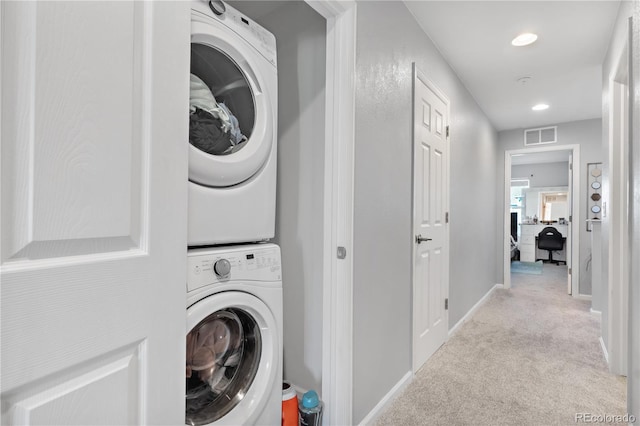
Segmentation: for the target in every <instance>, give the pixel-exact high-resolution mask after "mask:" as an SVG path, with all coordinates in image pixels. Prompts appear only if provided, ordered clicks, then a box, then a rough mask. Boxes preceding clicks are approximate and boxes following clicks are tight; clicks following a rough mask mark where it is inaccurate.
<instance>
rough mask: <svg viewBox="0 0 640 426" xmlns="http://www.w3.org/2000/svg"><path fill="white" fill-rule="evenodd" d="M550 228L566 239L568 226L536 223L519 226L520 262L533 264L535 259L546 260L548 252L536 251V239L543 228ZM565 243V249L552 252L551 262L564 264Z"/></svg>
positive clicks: (565, 254) (565, 258) (565, 256)
mask: <svg viewBox="0 0 640 426" xmlns="http://www.w3.org/2000/svg"><path fill="white" fill-rule="evenodd" d="M547 226H552V227H554V228H556V229H557V230H558V231H560V233H561V234H562V236H563V237H565V238H567V234H568V229H567V228H568V225H558V224H557V223H554V224H552V225H544V224H540V223H537V224H535V225H528V224H525V223H522V224H520V229H521V231H520V245H519V248H520V261H521V262H535V261H536V260H537V259H545V260H546V259H548V258H549V252H548V251H547V250H540V249H538V245H537V244H536V237H537V236H538V234H539V233H540V232H542V230H543V229H544V228H546V227H547ZM566 247H567V243H566V242H565V248H563V249H562V250H558V251H554V252H553V260H560V261H563V262H566V260H567V251H566Z"/></svg>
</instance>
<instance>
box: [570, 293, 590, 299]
mask: <svg viewBox="0 0 640 426" xmlns="http://www.w3.org/2000/svg"><path fill="white" fill-rule="evenodd" d="M573 297H574V298H576V299H578V300H591V295H590V294H574V295H573Z"/></svg>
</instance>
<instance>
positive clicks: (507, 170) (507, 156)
mask: <svg viewBox="0 0 640 426" xmlns="http://www.w3.org/2000/svg"><path fill="white" fill-rule="evenodd" d="M549 151H572V155H573V187H572V188H571V192H572V197H573V207H572V216H573V218H572V221H571V224H570V226H571V268H572V274H571V294H572V296H573V297H575V298H577V299H582V300H591V295H584V294H579V291H580V224H581V223H582V221H581V219H580V218H581V217H582V214H581V212H580V201H581V199H580V183H581V182H582V181H581V176H580V145H578V144H570V145H557V146H545V147H539V148H524V149H509V150H505V152H504V196H503V197H504V198H503V199H502V205H503V209H504V219H503V225H504V226H503V232H504V235H503V238H502V239H503V269H502V272H503V281H504V288H511V270H510V269H511V241H510V239H509V236H510V235H511V214H510V213H509V211H510V208H509V205H510V202H509V200H510V199H511V156H512V155H514V154H532V153H539V152H549Z"/></svg>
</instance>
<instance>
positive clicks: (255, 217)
mask: <svg viewBox="0 0 640 426" xmlns="http://www.w3.org/2000/svg"><path fill="white" fill-rule="evenodd" d="M191 76H192V77H191V81H192V90H191V102H190V119H189V121H190V130H189V142H190V144H189V222H188V245H189V246H202V245H217V244H229V243H241V242H258V241H266V240H268V239H270V238H273V236H274V232H275V204H276V148H277V108H278V107H277V105H278V104H277V95H278V75H277V66H276V40H275V37H274V36H273V34H271V33H270V32H268V31H267V30H265V29H264V28H262V27H261V26H260V25H258V24H256V23H255V22H254V21H252V20H250V19H249V18H247V17H245V16H243V15H242V14H241V13H240V12H238V11H237V10H236V9H234V8H232V7H231V6H228V5H225V4H224V3H223V2H222V1H217V2H216V1H210V2H207V1H196V2H193V3H192V8H191ZM194 76H195V78H194ZM194 80H196V81H198V80H199V83H200V84H201V83H204V85H206V87H205V86H204V85H203V86H202V87H205V88H207V87H208V89H210V92H211V93H210V95H213V97H212V98H211V99H213V101H214V102H215V103H216V104H217V106H216V107H215V108H213V109H214V110H215V111H210V110H209V109H207V108H205V107H202V105H201V104H197V102H195V103H196V104H197V105H198V106H200V107H202V109H204V110H205V112H202V111H199V113H202V114H203V115H207V114H206V113H207V112H209V113H212V114H213V115H214V117H213V118H211V117H209V116H207V117H209V118H210V119H212V120H217V119H218V118H217V112H219V109H218V106H220V104H224V108H225V112H223V113H220V114H221V115H222V116H224V117H221V118H220V119H221V120H222V124H221V126H222V128H223V129H225V130H226V129H227V128H231V129H232V130H230V131H228V132H226V133H224V134H222V135H217V134H216V136H215V137H213V136H211V135H212V134H213V133H212V132H211V131H212V127H211V125H210V122H207V121H206V120H205V121H202V120H201V119H200V118H201V117H199V116H197V115H195V114H194V111H197V110H198V109H197V108H196V107H195V106H194V101H193V96H194V90H193V87H194V86H193V84H194ZM210 95H209V96H210ZM220 108H222V107H221V106H220ZM229 116H232V117H234V118H235V120H237V122H236V125H235V126H234V120H233V119H231V118H229V119H228V120H227V119H226V118H225V117H227V118H228V117H229ZM210 121H211V120H210ZM213 130H216V129H215V128H214V129H213ZM216 131H217V130H216ZM207 132H209V133H207ZM203 134H204V135H206V136H207V137H203V136H202V135H203ZM230 135H232V136H233V137H230ZM218 136H219V137H220V139H217V138H218ZM225 137H226V139H224V138H225Z"/></svg>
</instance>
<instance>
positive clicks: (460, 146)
mask: <svg viewBox="0 0 640 426" xmlns="http://www.w3.org/2000/svg"><path fill="white" fill-rule="evenodd" d="M357 7H358V10H357V15H358V17H357V49H356V53H357V58H356V73H357V74H356V79H357V80H356V84H357V86H356V141H355V200H354V201H355V206H354V208H355V211H354V215H355V221H354V222H355V223H354V238H355V240H354V294H353V296H354V360H353V369H354V371H353V385H354V395H353V397H354V399H353V403H354V406H353V423H355V424H357V423H359V422H360V421H361V420H362V419H363V418H364V417H365V416H366V415H367V414H368V413H369V412H370V411H371V410H372V409H373V408H374V406H375V405H376V404H377V403H378V402H379V401H380V400H381V399H382V398H383V397H384V396H385V395H386V394H387V393H388V392H389V390H391V388H392V387H393V386H394V385H395V384H396V383H397V382H398V381H399V380H400V379H401V378H402V377H403V375H404V374H406V373H407V372H408V371H410V370H411V365H412V364H411V356H412V352H411V351H412V350H411V345H412V337H411V327H412V323H411V306H412V305H411V268H412V258H411V249H412V244H413V241H412V230H411V212H412V193H411V185H412V175H411V164H412V148H411V143H412V139H411V138H412V103H411V102H412V101H411V97H412V62H414V61H415V62H416V63H417V65H418V67H419V68H420V69H421V70H422V71H423V72H424V73H425V74H426V75H427V76H428V78H429V79H430V80H431V81H433V82H434V83H435V84H436V85H437V86H438V87H439V88H440V89H441V90H442V91H443V92H445V93H446V94H447V96H448V97H449V100H450V102H451V139H450V144H451V157H450V158H451V214H450V216H451V225H450V237H451V250H450V258H451V270H450V313H449V321H450V322H449V325H450V327H452V326H453V325H455V324H456V322H457V321H458V320H460V319H461V318H462V317H463V316H464V314H465V313H466V312H467V311H468V310H469V309H470V308H471V307H472V306H473V305H474V304H475V303H476V302H477V301H478V300H479V299H480V298H482V296H484V295H485V294H486V293H487V291H488V290H489V289H490V288H491V287H492V286H493V285H494V284H495V283H496V281H495V278H496V257H497V255H496V253H495V251H494V250H492V248H493V247H495V246H496V237H497V229H496V221H495V216H496V205H497V203H496V194H495V191H494V188H495V181H496V168H497V167H499V166H500V164H499V163H498V160H497V157H496V155H497V148H496V141H497V136H496V133H495V131H494V129H493V127H492V126H491V124H490V123H489V121H488V119H487V118H486V116H485V115H484V113H483V112H482V111H481V110H480V108H479V107H478V105H477V104H476V102H475V101H474V99H473V98H472V97H471V95H470V94H469V92H468V91H467V90H466V89H465V87H464V86H463V85H462V83H461V82H460V80H459V79H458V78H457V77H456V75H455V73H454V72H453V70H452V69H451V68H450V67H449V65H448V64H447V63H446V62H445V60H444V59H443V58H442V56H441V55H440V53H439V52H438V50H437V49H436V47H435V46H434V44H433V43H432V42H431V40H430V39H429V38H428V37H427V36H426V35H425V33H424V32H423V31H422V29H421V28H420V27H419V26H418V24H417V23H416V22H415V20H414V18H413V16H412V15H411V14H410V13H409V11H408V10H407V9H406V7H405V6H404V4H403V3H402V2H358V5H357ZM483 188H484V189H485V190H482V189H483ZM482 247H488V248H489V249H488V250H487V249H482Z"/></svg>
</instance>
